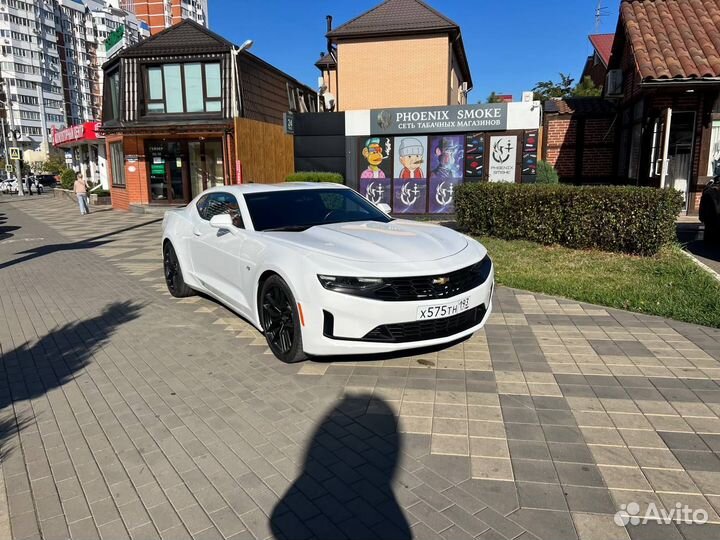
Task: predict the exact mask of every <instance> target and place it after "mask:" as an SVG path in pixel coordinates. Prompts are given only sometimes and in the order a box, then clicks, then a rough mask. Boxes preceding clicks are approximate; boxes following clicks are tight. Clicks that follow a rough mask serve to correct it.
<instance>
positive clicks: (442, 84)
mask: <svg viewBox="0 0 720 540" xmlns="http://www.w3.org/2000/svg"><path fill="white" fill-rule="evenodd" d="M331 21H332V18H331V17H328V32H327V34H326V37H327V39H328V50H327V53H325V54H323V55H322V56H321V58H320V59H319V60H318V62H317V63H316V64H315V65H316V66H317V67H318V69H320V71H321V72H322V76H323V79H324V81H325V86H326V87H327V90H328V91H329V92H330V93H332V96H333V97H334V101H335V110H339V111H346V110H352V109H370V108H381V107H415V106H429V105H436V106H442V105H461V104H464V103H466V102H467V92H468V91H469V90H471V89H472V79H471V77H470V68H469V66H468V61H467V57H466V55H465V48H464V46H463V40H462V34H461V32H460V27H459V26H458V25H457V24H456V23H455V22H453V21H452V20H450V19H448V18H447V17H445V16H444V15H442V14H441V13H439V12H438V11H436V10H435V9H433V8H432V7H430V6H428V5H427V4H425V3H424V2H422V1H421V0H385V1H384V2H383V3H382V4H380V5H378V6H376V7H374V8H373V9H371V10H369V11H367V12H365V13H363V14H361V15H359V16H357V17H355V18H354V19H352V20H350V21H348V22H346V23H345V24H342V25H341V26H338V27H337V28H335V29H333V28H331Z"/></svg>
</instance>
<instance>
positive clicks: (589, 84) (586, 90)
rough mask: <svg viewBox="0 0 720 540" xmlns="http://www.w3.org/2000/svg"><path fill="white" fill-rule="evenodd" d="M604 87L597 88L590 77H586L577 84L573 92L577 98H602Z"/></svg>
mask: <svg viewBox="0 0 720 540" xmlns="http://www.w3.org/2000/svg"><path fill="white" fill-rule="evenodd" d="M602 90H603V89H602V86H597V85H596V84H595V83H594V82H593V80H592V79H591V78H590V75H585V77H584V78H583V80H582V81H581V82H579V83H578V84H577V86H576V87H575V89H574V90H573V96H575V97H600V96H602Z"/></svg>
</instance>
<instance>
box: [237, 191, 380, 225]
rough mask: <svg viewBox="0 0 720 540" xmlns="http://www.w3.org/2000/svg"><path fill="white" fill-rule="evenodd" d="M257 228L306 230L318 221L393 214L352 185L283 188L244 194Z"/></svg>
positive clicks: (371, 217)
mask: <svg viewBox="0 0 720 540" xmlns="http://www.w3.org/2000/svg"><path fill="white" fill-rule="evenodd" d="M245 202H246V203H247V207H248V210H249V211H250V217H251V218H252V222H253V225H254V227H255V230H256V231H269V230H285V231H288V230H290V231H304V230H305V229H308V228H310V227H313V226H315V225H327V224H329V223H345V222H348V221H379V222H381V223H387V222H389V221H391V220H392V218H390V217H388V216H387V215H385V214H384V213H383V212H381V211H380V210H379V209H378V208H377V207H376V206H375V205H374V204H372V203H370V202H369V201H367V200H366V199H365V198H363V197H362V196H361V195H359V194H358V193H356V192H355V191H352V190H351V189H339V188H325V189H323V188H319V189H287V190H285V189H282V190H277V191H267V192H261V193H249V194H246V195H245Z"/></svg>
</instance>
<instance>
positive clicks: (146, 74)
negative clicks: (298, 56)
mask: <svg viewBox="0 0 720 540" xmlns="http://www.w3.org/2000/svg"><path fill="white" fill-rule="evenodd" d="M235 49H236V47H235V46H234V45H233V44H232V43H230V42H229V41H227V40H225V39H224V38H222V37H220V36H218V35H217V34H215V33H213V32H211V31H210V30H208V29H207V28H205V27H203V26H201V25H199V24H197V23H195V22H193V21H190V20H185V21H182V22H180V23H178V24H176V25H174V26H172V27H170V28H168V29H167V30H164V31H163V32H160V33H158V34H156V35H155V36H152V37H151V38H149V39H147V40H146V41H144V42H142V43H140V44H138V45H135V46H134V47H130V48H128V49H125V50H124V51H122V52H121V53H120V54H119V55H117V56H116V57H114V58H113V59H111V60H110V61H109V62H107V63H106V64H105V66H104V74H105V75H104V76H105V85H104V89H105V92H104V103H103V124H102V130H103V132H104V133H105V135H106V144H107V156H108V164H109V170H110V178H111V180H110V185H111V195H112V203H113V207H115V208H117V209H123V210H129V209H134V210H140V211H142V210H143V207H145V206H147V205H184V204H187V203H188V202H189V201H190V200H191V199H192V198H193V197H194V196H196V195H197V194H198V193H200V192H202V191H203V190H204V189H207V188H208V187H212V186H214V185H222V184H227V183H235V182H239V181H246V182H247V181H254V182H278V181H282V180H283V179H284V177H285V175H287V174H289V173H290V172H292V156H293V152H292V137H291V136H290V135H286V134H285V133H284V131H283V125H282V124H283V113H286V112H292V111H298V112H305V111H310V110H314V107H315V104H316V96H315V93H314V92H313V91H312V90H311V89H310V88H308V87H306V86H304V85H302V84H301V83H299V82H298V81H297V80H295V79H293V78H292V77H290V76H289V75H287V74H285V73H283V72H282V71H280V70H278V69H277V68H275V67H273V66H271V65H270V64H268V63H267V62H264V61H263V60H261V59H259V58H258V57H256V56H254V55H252V54H251V53H249V52H247V51H242V52H240V53H237V52H236V51H235ZM234 62H236V63H237V69H236V70H235V73H233V71H234V66H233V63H234Z"/></svg>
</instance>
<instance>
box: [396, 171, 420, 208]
mask: <svg viewBox="0 0 720 540" xmlns="http://www.w3.org/2000/svg"><path fill="white" fill-rule="evenodd" d="M426 208H427V180H425V179H424V178H420V179H413V178H410V179H407V180H406V179H402V178H395V179H394V180H393V212H394V213H397V214H424V213H425V211H426Z"/></svg>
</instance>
